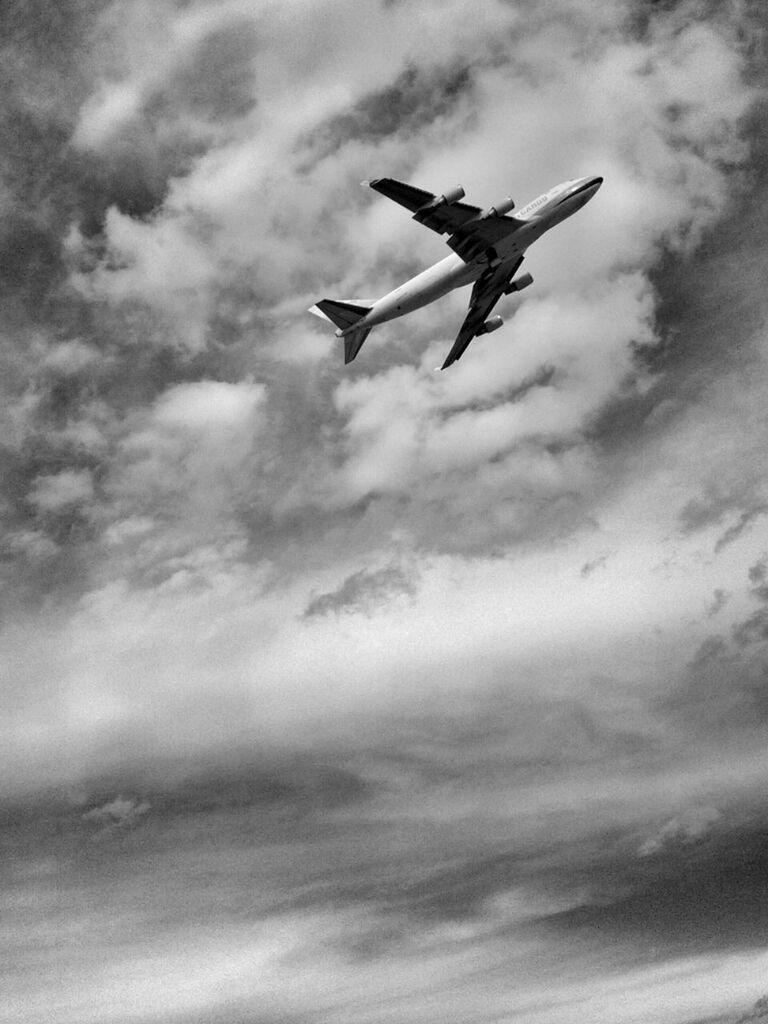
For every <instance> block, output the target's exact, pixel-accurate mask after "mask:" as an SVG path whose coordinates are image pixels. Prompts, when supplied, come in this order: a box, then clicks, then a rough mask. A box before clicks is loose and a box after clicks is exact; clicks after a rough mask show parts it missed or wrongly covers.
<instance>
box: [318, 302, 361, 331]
mask: <svg viewBox="0 0 768 1024" xmlns="http://www.w3.org/2000/svg"><path fill="white" fill-rule="evenodd" d="M370 311H371V307H370V306H362V305H358V304H357V303H354V302H341V301H340V300H339V299H321V300H320V301H319V302H318V303H317V305H315V306H313V307H312V308H311V309H310V311H309V312H310V313H314V314H315V315H317V314H318V312H319V314H320V315H321V316H324V317H325V318H326V320H330V321H331V323H333V324H336V326H337V327H339V328H340V329H341V330H344V329H345V328H347V327H352V325H353V324H356V323H357V321H358V320H362V319H363V317H364V316H365V315H366V313H370Z"/></svg>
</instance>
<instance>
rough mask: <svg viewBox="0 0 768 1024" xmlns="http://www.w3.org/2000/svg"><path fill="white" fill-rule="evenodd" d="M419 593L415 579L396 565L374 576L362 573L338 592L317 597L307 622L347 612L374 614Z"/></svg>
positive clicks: (362, 571)
mask: <svg viewBox="0 0 768 1024" xmlns="http://www.w3.org/2000/svg"><path fill="white" fill-rule="evenodd" d="M415 592H416V587H415V584H414V581H413V579H412V577H411V576H409V575H408V574H406V573H405V572H403V570H402V569H400V568H399V567H398V566H396V565H392V566H387V567H386V568H384V569H378V570H375V571H374V572H369V571H367V570H365V569H360V570H359V571H358V572H356V573H353V574H352V575H351V576H348V577H347V578H346V579H345V580H344V582H343V583H342V584H341V586H340V587H338V588H337V589H336V590H334V591H331V592H330V593H327V594H318V595H317V597H313V598H312V600H311V601H310V602H309V604H308V605H307V607H306V608H305V610H304V618H312V616H313V615H328V614H330V613H331V612H335V613H337V614H338V613H340V612H344V611H346V610H352V611H367V612H369V613H370V612H372V611H373V610H374V609H375V608H376V607H377V606H379V605H381V604H383V603H385V602H386V601H388V600H390V599H391V598H392V597H394V596H396V595H398V594H406V595H410V596H412V595H413V594H415Z"/></svg>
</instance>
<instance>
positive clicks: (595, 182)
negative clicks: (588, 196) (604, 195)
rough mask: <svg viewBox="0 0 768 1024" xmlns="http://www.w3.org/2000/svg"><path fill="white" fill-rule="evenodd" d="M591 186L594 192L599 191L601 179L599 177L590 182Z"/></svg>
mask: <svg viewBox="0 0 768 1024" xmlns="http://www.w3.org/2000/svg"><path fill="white" fill-rule="evenodd" d="M592 184H593V185H594V186H595V191H597V189H599V188H600V186H601V185H602V184H603V179H602V178H601V177H598V178H595V179H594V180H593V181H592Z"/></svg>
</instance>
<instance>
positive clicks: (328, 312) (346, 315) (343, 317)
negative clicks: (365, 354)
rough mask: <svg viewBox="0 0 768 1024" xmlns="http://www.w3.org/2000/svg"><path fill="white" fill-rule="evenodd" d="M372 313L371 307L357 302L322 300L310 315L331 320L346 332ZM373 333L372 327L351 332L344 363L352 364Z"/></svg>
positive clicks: (345, 345)
mask: <svg viewBox="0 0 768 1024" xmlns="http://www.w3.org/2000/svg"><path fill="white" fill-rule="evenodd" d="M370 311H371V307H370V306H365V305H362V304H360V303H355V302H341V301H340V300H338V299H321V300H320V301H319V302H318V303H317V305H315V306H313V307H312V308H311V309H310V311H309V312H310V313H314V314H315V315H316V316H322V317H324V318H325V319H326V320H330V321H331V323H333V324H335V325H336V326H337V327H338V328H339V330H342V331H344V330H346V329H347V328H348V327H352V326H354V324H356V323H357V322H358V320H362V319H363V317H364V316H365V315H366V314H367V313H369V312H370ZM370 332H371V328H370V327H361V328H360V329H359V330H357V331H350V332H349V334H347V335H345V337H344V362H345V363H351V362H352V360H353V359H354V358H355V356H356V355H357V353H358V352H359V351H360V349H361V348H362V347H363V342H364V341H365V339H366V338H367V337H368V335H369V334H370Z"/></svg>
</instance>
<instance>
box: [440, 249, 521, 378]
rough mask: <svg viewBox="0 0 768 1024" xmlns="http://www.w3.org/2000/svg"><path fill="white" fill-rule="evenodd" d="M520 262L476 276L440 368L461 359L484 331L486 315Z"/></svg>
mask: <svg viewBox="0 0 768 1024" xmlns="http://www.w3.org/2000/svg"><path fill="white" fill-rule="evenodd" d="M522 262H523V260H522V257H521V258H520V259H519V260H517V262H516V263H514V264H513V265H512V266H510V265H509V264H507V265H504V264H502V265H501V266H498V267H496V268H489V269H488V270H486V272H485V273H484V274H483V276H482V277H480V278H478V280H477V281H476V282H475V285H474V287H473V289H472V296H471V298H470V300H469V311H468V312H467V315H466V317H465V319H464V323H463V324H462V325H461V330H460V331H459V333H458V335H457V337H456V341H454V343H453V346H452V348H451V351H450V352H449V353H448V355H447V356H446V359H445V362H444V363H443V365H442V367H441V369H443V370H445V369H446V367H448V366H450V365H451V364H452V363H455V362H456V360H457V359H461V357H462V355H463V354H464V351H465V349H466V348H467V346H468V345H469V343H470V342H471V341H472V339H473V338H475V337H477V335H478V334H483V333H486V331H487V330H488V328H485V330H484V329H483V328H484V324H485V320H486V317H487V316H488V314H489V313H490V312H491V310H492V309H493V307H494V306H495V305H496V303H497V302H498V301H499V299H500V298H501V297H502V295H503V294H504V292H505V291H506V289H507V286H508V285H509V282H510V280H511V279H512V277H513V276H514V274H515V273H516V271H517V268H518V267H519V266H520V264H521V263H522Z"/></svg>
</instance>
